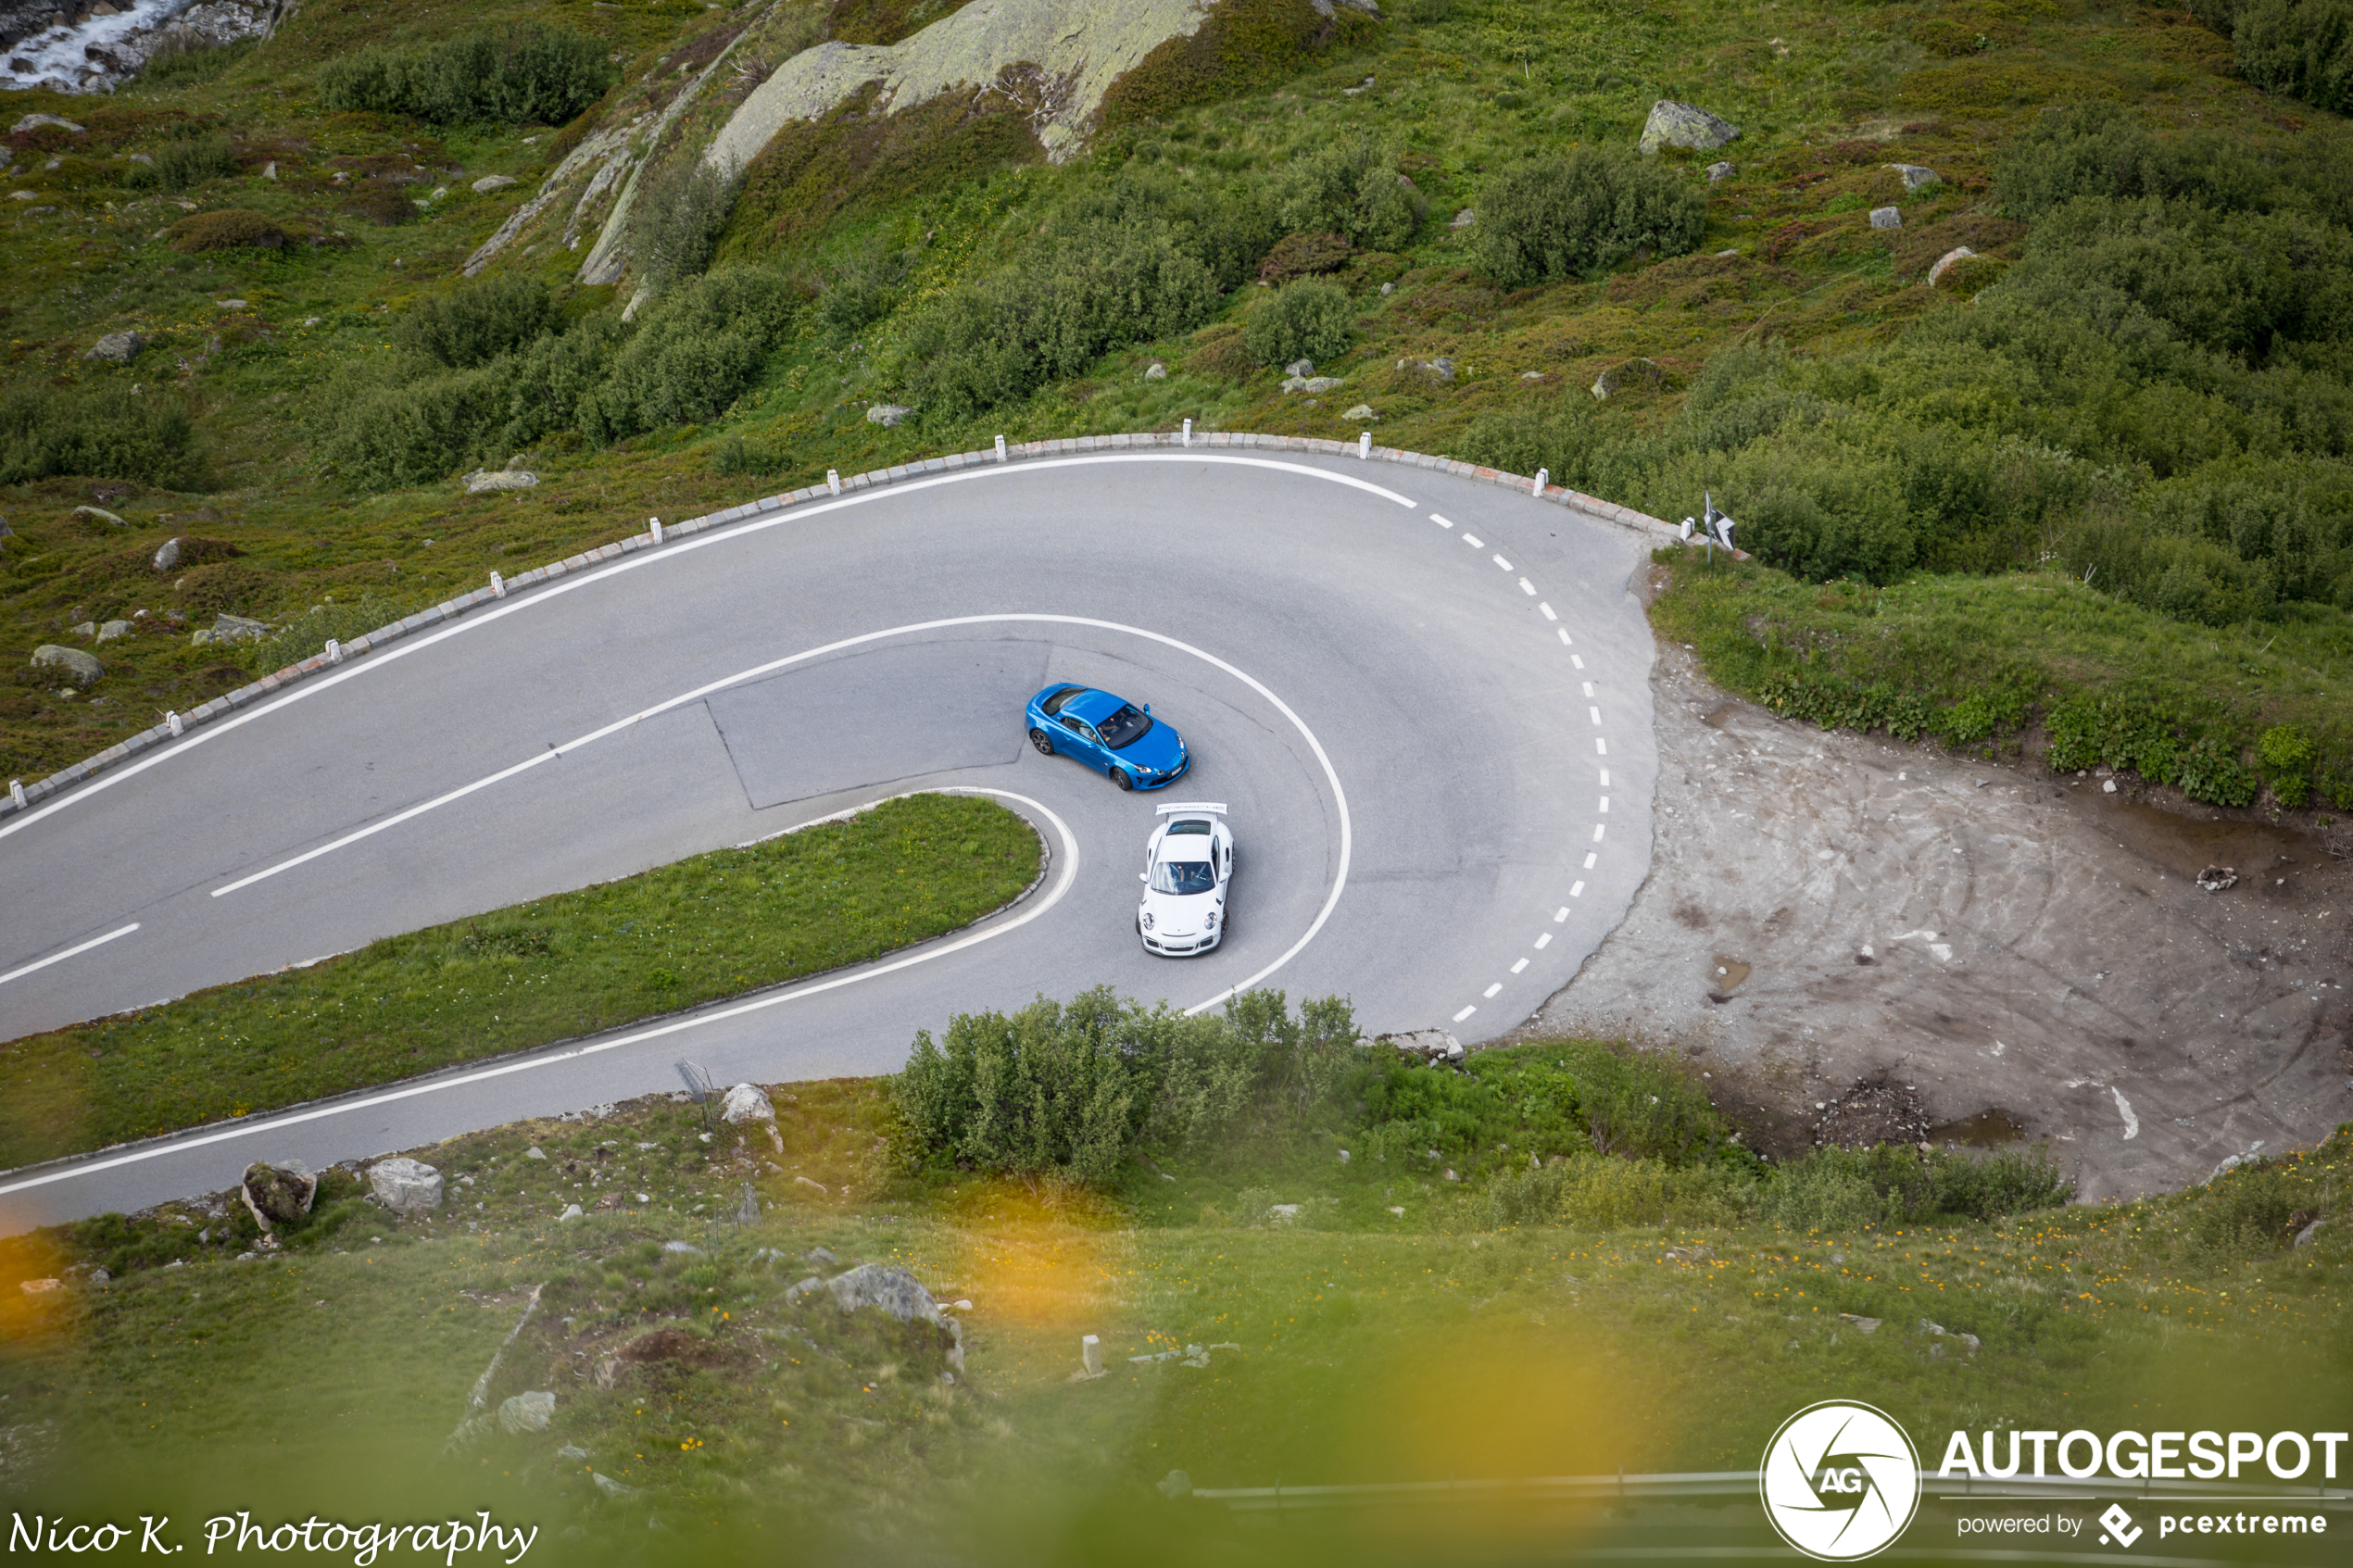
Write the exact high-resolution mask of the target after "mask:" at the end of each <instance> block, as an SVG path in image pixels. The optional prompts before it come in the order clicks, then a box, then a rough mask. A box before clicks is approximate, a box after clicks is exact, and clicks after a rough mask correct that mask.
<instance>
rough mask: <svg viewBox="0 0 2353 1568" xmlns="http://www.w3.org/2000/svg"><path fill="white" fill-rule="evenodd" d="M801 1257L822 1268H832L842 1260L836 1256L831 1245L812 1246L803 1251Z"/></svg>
mask: <svg viewBox="0 0 2353 1568" xmlns="http://www.w3.org/2000/svg"><path fill="white" fill-rule="evenodd" d="M801 1257H802V1259H803V1260H804V1261H808V1262H812V1263H814V1264H816V1265H817V1266H818V1267H819V1268H822V1269H830V1268H832V1267H833V1266H834V1265H835V1264H836V1263H838V1262H840V1261H841V1260H840V1259H838V1258H837V1257H835V1256H834V1249H833V1248H830V1247H812V1248H810V1249H809V1250H808V1251H806V1252H804V1253H802V1254H801Z"/></svg>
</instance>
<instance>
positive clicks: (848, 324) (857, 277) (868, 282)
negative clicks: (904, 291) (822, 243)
mask: <svg viewBox="0 0 2353 1568" xmlns="http://www.w3.org/2000/svg"><path fill="white" fill-rule="evenodd" d="M906 276H907V257H906V255H905V253H903V252H899V251H880V250H877V251H874V252H871V253H869V254H867V255H864V256H861V257H854V258H852V259H851V260H849V261H846V262H844V263H842V264H841V265H840V266H838V267H837V268H835V269H834V270H833V271H832V272H830V273H829V274H827V275H826V278H825V282H824V287H823V288H822V289H821V290H820V291H819V293H818V295H817V320H818V323H819V325H821V326H823V327H824V330H825V333H826V335H827V336H829V337H831V338H833V339H835V340H836V341H837V342H844V343H846V342H848V341H849V339H851V338H853V337H855V336H856V335H857V334H858V333H860V332H863V331H865V330H866V329H867V328H868V327H870V326H872V325H873V324H874V323H875V322H876V321H879V320H882V319H883V318H884V317H885V316H887V315H889V314H890V312H891V307H893V306H894V305H895V304H896V303H897V301H898V290H899V285H900V282H903V281H905V279H906Z"/></svg>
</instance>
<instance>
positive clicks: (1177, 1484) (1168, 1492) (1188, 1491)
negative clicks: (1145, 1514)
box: [1152, 1470, 1193, 1502]
mask: <svg viewBox="0 0 2353 1568" xmlns="http://www.w3.org/2000/svg"><path fill="white" fill-rule="evenodd" d="M1152 1485H1153V1486H1156V1487H1158V1488H1159V1489H1160V1495H1161V1496H1162V1497H1164V1498H1166V1499H1168V1500H1169V1501H1171V1502H1174V1501H1176V1499H1178V1498H1189V1497H1191V1496H1192V1495H1193V1478H1192V1477H1191V1476H1189V1475H1188V1474H1185V1473H1184V1472H1183V1471H1181V1470H1172V1471H1170V1472H1169V1473H1168V1474H1166V1475H1164V1476H1162V1477H1161V1478H1160V1479H1159V1480H1157V1481H1155V1482H1153V1483H1152Z"/></svg>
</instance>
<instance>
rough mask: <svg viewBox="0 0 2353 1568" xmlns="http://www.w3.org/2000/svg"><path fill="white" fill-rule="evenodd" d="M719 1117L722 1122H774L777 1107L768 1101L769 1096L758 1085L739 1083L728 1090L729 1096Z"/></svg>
mask: <svg viewBox="0 0 2353 1568" xmlns="http://www.w3.org/2000/svg"><path fill="white" fill-rule="evenodd" d="M719 1119H720V1120H721V1121H722V1122H774V1120H775V1119H776V1108H775V1107H774V1106H773V1105H771V1104H770V1103H769V1102H768V1097H767V1096H766V1095H765V1094H763V1093H761V1090H760V1087H759V1085H755V1084H737V1085H735V1086H734V1087H733V1088H731V1089H729V1090H728V1091H727V1098H726V1099H725V1100H724V1102H723V1103H722V1105H721V1108H720V1111H719Z"/></svg>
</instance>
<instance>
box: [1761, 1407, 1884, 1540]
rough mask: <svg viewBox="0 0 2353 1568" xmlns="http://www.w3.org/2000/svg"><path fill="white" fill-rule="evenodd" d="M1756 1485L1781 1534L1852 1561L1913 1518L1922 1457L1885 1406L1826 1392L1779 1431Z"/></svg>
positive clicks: (1769, 1514) (1766, 1448) (1774, 1526)
mask: <svg viewBox="0 0 2353 1568" xmlns="http://www.w3.org/2000/svg"><path fill="white" fill-rule="evenodd" d="M1756 1485H1757V1491H1758V1493H1759V1495H1761V1496H1762V1497H1763V1499H1764V1500H1765V1517H1766V1518H1768V1519H1769V1520H1771V1521H1772V1522H1773V1528H1774V1529H1776V1530H1778V1531H1780V1537H1781V1539H1783V1540H1785V1541H1787V1542H1789V1544H1790V1545H1792V1546H1793V1547H1795V1548H1796V1549H1798V1550H1800V1551H1802V1552H1804V1553H1805V1554H1806V1556H1808V1557H1811V1558H1816V1559H1818V1560H1819V1561H1821V1562H1854V1561H1855V1560H1856V1558H1859V1557H1869V1556H1870V1555H1871V1554H1872V1553H1873V1552H1876V1551H1878V1550H1880V1549H1881V1548H1883V1547H1885V1546H1887V1545H1888V1543H1890V1542H1891V1541H1893V1540H1894V1539H1895V1537H1898V1536H1900V1535H1902V1534H1903V1533H1904V1526H1906V1524H1910V1523H1911V1522H1912V1514H1913V1512H1914V1511H1915V1510H1917V1509H1918V1508H1919V1502H1920V1457H1919V1453H1918V1452H1917V1451H1916V1450H1915V1449H1913V1447H1912V1439H1911V1438H1910V1437H1908V1436H1906V1435H1905V1432H1904V1429H1903V1428H1902V1427H1900V1426H1898V1425H1896V1424H1895V1423H1894V1420H1893V1419H1891V1418H1890V1417H1889V1416H1888V1415H1887V1413H1886V1412H1885V1411H1878V1410H1874V1409H1872V1408H1871V1407H1870V1406H1869V1405H1858V1404H1855V1403H1852V1402H1851V1401H1848V1400H1843V1399H1825V1400H1823V1401H1822V1402H1821V1403H1820V1404H1818V1405H1808V1406H1806V1408H1805V1409H1804V1410H1802V1411H1798V1412H1797V1413H1796V1414H1795V1415H1793V1416H1791V1417H1790V1418H1789V1420H1787V1421H1786V1422H1783V1423H1782V1424H1781V1429H1780V1431H1779V1432H1776V1433H1774V1434H1773V1440H1772V1441H1771V1442H1770V1443H1768V1444H1766V1445H1765V1465H1764V1468H1763V1470H1762V1471H1761V1472H1760V1473H1759V1474H1758V1477H1757V1484H1756Z"/></svg>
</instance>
